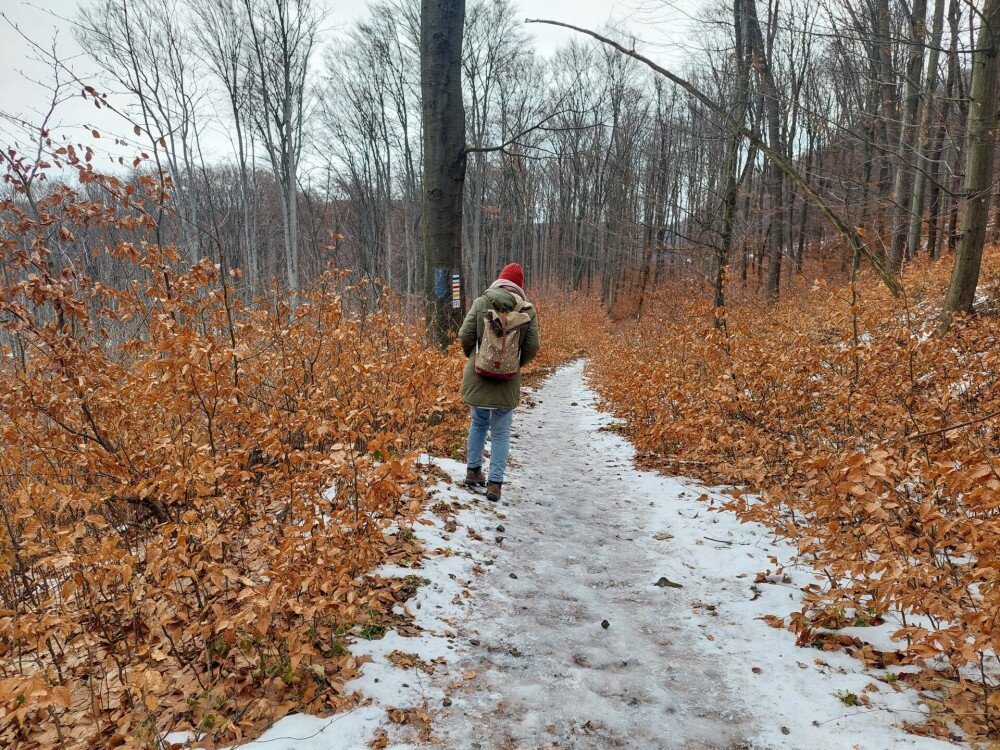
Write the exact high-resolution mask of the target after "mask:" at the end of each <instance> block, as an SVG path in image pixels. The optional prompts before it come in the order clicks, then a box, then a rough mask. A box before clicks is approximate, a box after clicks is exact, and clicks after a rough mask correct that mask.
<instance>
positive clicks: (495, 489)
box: [486, 482, 503, 503]
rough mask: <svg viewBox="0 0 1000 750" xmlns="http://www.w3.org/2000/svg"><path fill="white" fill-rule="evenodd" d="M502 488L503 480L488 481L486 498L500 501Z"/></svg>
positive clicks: (494, 501) (496, 501)
mask: <svg viewBox="0 0 1000 750" xmlns="http://www.w3.org/2000/svg"><path fill="white" fill-rule="evenodd" d="M501 489H503V482H488V483H487V484H486V499H487V500H489V501H490V502H491V503H499V502H500V491H501Z"/></svg>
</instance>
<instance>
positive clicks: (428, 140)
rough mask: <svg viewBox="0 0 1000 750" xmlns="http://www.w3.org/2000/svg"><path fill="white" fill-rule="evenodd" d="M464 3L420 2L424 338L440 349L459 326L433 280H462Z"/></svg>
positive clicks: (454, 310)
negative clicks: (457, 278) (425, 315)
mask: <svg viewBox="0 0 1000 750" xmlns="http://www.w3.org/2000/svg"><path fill="white" fill-rule="evenodd" d="M464 22H465V0H421V3H420V94H421V98H422V113H423V126H424V132H423V139H424V153H423V158H424V165H423V167H424V169H423V212H422V215H421V220H422V221H423V245H424V271H425V272H424V295H425V297H426V300H427V334H428V337H429V338H430V340H431V341H433V342H435V343H438V344H440V345H442V346H444V345H446V344H447V343H448V341H449V339H450V337H451V335H452V334H454V333H455V332H456V331H457V330H458V326H459V324H460V323H461V321H462V309H461V307H452V304H451V295H450V294H445V295H444V297H443V299H442V298H441V297H439V296H438V295H436V294H435V278H436V277H438V278H439V277H440V276H442V275H443V276H444V281H445V288H446V289H449V288H450V285H451V276H452V275H454V274H457V275H458V276H459V277H460V279H461V274H462V191H463V188H464V183H465V163H466V150H465V106H464V104H463V102H462V32H463V25H464Z"/></svg>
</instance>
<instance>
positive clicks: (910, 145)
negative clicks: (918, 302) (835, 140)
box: [889, 0, 927, 274]
mask: <svg viewBox="0 0 1000 750" xmlns="http://www.w3.org/2000/svg"><path fill="white" fill-rule="evenodd" d="M926 36H927V0H913V11H912V15H911V16H910V39H909V42H910V49H909V52H910V54H909V62H908V63H907V66H906V78H905V79H904V81H903V92H904V93H903V123H902V126H901V128H900V130H899V143H898V144H897V146H896V179H895V181H894V184H893V191H892V192H893V202H894V204H895V208H894V210H893V214H892V241H891V244H890V246H889V269H890V270H891V271H892V273H894V274H898V273H899V272H900V271H901V270H902V268H903V250H904V249H905V248H906V240H907V233H908V229H909V227H910V208H911V206H910V203H911V201H912V199H913V180H914V176H913V165H912V161H911V160H912V155H913V152H914V150H915V146H916V143H915V141H916V133H915V128H916V125H917V115H918V112H919V109H920V101H921V97H920V83H921V79H922V78H923V69H924V39H925V38H926Z"/></svg>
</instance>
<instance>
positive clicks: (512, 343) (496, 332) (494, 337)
mask: <svg viewBox="0 0 1000 750" xmlns="http://www.w3.org/2000/svg"><path fill="white" fill-rule="evenodd" d="M514 296H515V299H517V300H518V302H517V305H516V306H515V307H514V309H513V310H511V311H510V312H503V311H500V310H494V309H493V308H490V309H489V310H487V311H486V313H485V314H484V315H483V338H482V340H481V341H480V342H479V349H478V351H477V352H476V372H477V373H479V374H480V375H482V376H483V377H484V378H489V379H490V380H513V379H514V378H515V377H516V376H517V371H518V370H519V369H521V344H522V343H523V342H524V336H525V334H526V333H527V331H528V324H529V323H530V322H531V317H530V316H529V315H528V314H527V313H526V312H524V310H526V309H528V308H530V307H531V303H530V302H527V301H526V300H523V299H521V298H520V297H517V295H514Z"/></svg>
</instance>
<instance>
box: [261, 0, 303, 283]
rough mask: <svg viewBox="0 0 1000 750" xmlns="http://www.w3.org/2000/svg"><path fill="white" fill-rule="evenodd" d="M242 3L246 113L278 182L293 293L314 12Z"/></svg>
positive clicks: (287, 0) (283, 4)
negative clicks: (247, 91) (246, 34)
mask: <svg viewBox="0 0 1000 750" xmlns="http://www.w3.org/2000/svg"><path fill="white" fill-rule="evenodd" d="M243 7H244V10H245V11H246V23H247V27H248V30H249V49H250V60H251V63H250V68H251V69H252V71H253V72H252V76H251V77H250V96H251V100H252V105H251V107H250V109H249V112H250V118H251V122H252V123H253V127H254V129H255V131H256V132H257V135H258V136H259V138H260V142H261V144H262V145H263V148H264V151H265V153H266V154H267V158H268V161H269V163H270V166H271V171H272V173H273V175H274V180H275V182H276V183H277V186H278V190H279V197H280V204H281V215H282V220H283V226H284V251H285V252H284V255H285V258H284V259H285V277H286V281H287V283H288V288H289V289H290V290H291V291H292V292H293V293H294V292H295V291H297V290H298V288H299V248H298V242H299V205H298V203H299V198H298V193H299V167H300V163H301V159H302V150H303V144H304V129H305V122H306V119H307V117H308V115H309V109H310V104H311V97H310V89H309V73H310V63H311V60H312V55H313V52H314V49H315V45H316V35H317V28H318V24H319V16H318V14H317V13H316V11H315V8H314V7H313V4H312V0H243Z"/></svg>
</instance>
